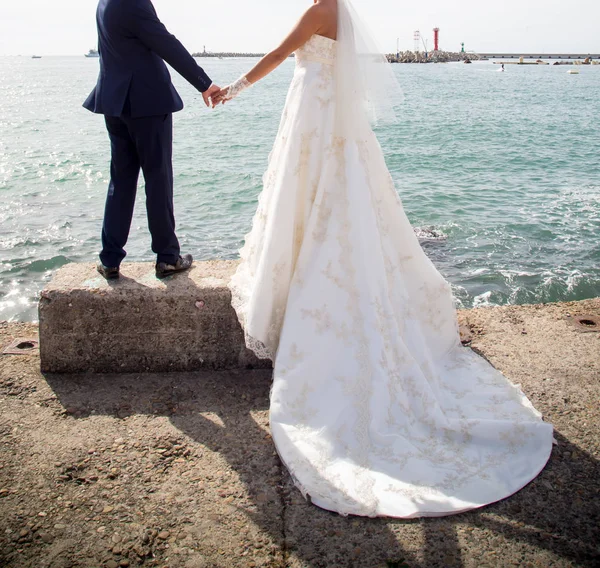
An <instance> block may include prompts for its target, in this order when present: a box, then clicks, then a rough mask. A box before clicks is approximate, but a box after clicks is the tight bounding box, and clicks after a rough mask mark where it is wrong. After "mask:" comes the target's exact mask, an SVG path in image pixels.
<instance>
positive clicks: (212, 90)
mask: <svg viewBox="0 0 600 568" xmlns="http://www.w3.org/2000/svg"><path fill="white" fill-rule="evenodd" d="M220 92H221V87H217V85H215V84H214V83H213V84H212V85H211V86H210V87H209V88H208V89H207V90H206V91H204V92H203V93H202V98H203V99H204V104H205V105H206V106H210V105H211V99H213V103H212V107H213V108H215V103H214V97H215V95H216V94H217V93H220Z"/></svg>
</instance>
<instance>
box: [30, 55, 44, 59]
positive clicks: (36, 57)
mask: <svg viewBox="0 0 600 568" xmlns="http://www.w3.org/2000/svg"><path fill="white" fill-rule="evenodd" d="M41 58H42V56H41V55H32V56H31V59H41Z"/></svg>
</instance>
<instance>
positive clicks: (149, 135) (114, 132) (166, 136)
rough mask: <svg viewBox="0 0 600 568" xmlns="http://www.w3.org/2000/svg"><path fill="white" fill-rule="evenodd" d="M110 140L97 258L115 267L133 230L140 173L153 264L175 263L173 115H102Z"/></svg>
mask: <svg viewBox="0 0 600 568" xmlns="http://www.w3.org/2000/svg"><path fill="white" fill-rule="evenodd" d="M105 120H106V128H107V130H108V134H109V137H110V146H111V164H110V185H109V188H108V196H107V198H106V208H105V211H104V224H103V226H102V252H101V253H100V260H101V262H102V264H104V265H105V266H119V265H120V264H121V261H122V260H123V259H124V258H125V255H126V252H125V249H124V247H125V244H126V243H127V238H128V236H129V230H130V228H131V219H132V217H133V207H134V205H135V195H136V190H137V183H138V178H139V175H140V169H141V170H142V172H143V173H144V180H145V183H146V211H147V214H148V227H149V229H150V234H151V235H152V250H153V251H154V252H155V253H156V255H157V262H167V263H169V264H175V262H177V259H178V258H179V241H178V240H177V237H176V235H175V216H174V213H173V165H172V154H173V115H172V114H166V115H162V116H148V117H142V118H131V117H129V116H121V117H111V116H106V117H105Z"/></svg>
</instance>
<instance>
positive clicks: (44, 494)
mask: <svg viewBox="0 0 600 568" xmlns="http://www.w3.org/2000/svg"><path fill="white" fill-rule="evenodd" d="M584 315H587V316H590V317H598V316H600V299H597V300H589V301H584V302H577V303H565V304H549V305H543V306H516V307H515V306H511V307H501V308H490V309H477V310H470V311H464V312H461V313H460V320H461V323H462V325H463V326H465V329H467V328H468V330H469V332H470V334H471V336H472V347H473V348H474V349H475V350H477V351H478V352H479V353H481V354H482V355H483V356H485V357H486V358H487V359H488V360H489V361H490V362H491V363H492V364H494V365H495V366H496V367H497V368H499V369H500V370H501V371H503V372H504V373H505V374H506V375H507V376H508V377H509V378H510V379H511V380H512V381H513V382H515V383H519V384H521V386H522V388H523V390H524V391H525V393H526V394H527V395H528V396H529V397H530V399H531V400H532V402H533V403H534V405H535V406H536V407H537V408H538V409H539V410H540V411H541V412H542V413H543V414H544V417H545V419H546V420H548V421H550V422H552V423H553V424H554V426H555V428H556V441H557V445H556V446H555V447H554V451H553V454H552V456H551V459H550V461H549V463H548V466H547V467H546V469H545V470H544V471H543V472H542V473H541V475H540V476H539V477H538V478H537V479H536V480H534V481H533V482H532V483H530V484H529V485H528V486H527V487H526V488H524V489H523V490H522V491H520V492H519V493H517V494H516V495H514V496H512V497H510V498H508V499H506V500H504V501H502V502H499V503H496V504H494V505H490V506H488V507H485V508H483V509H480V510H478V511H473V512H469V513H464V514H461V515H456V516H452V517H446V518H442V519H422V520H410V521H403V520H391V519H363V518H357V517H349V518H344V517H340V516H338V515H335V514H332V513H329V512H326V511H322V510H320V509H318V508H316V507H314V506H312V505H310V504H308V503H306V502H305V501H304V500H303V499H302V497H301V495H300V493H299V492H298V491H297V490H296V489H295V488H294V486H293V485H292V483H291V481H290V479H289V476H288V475H287V473H286V471H285V469H283V468H282V466H281V464H280V462H279V460H278V458H277V455H276V452H275V450H274V447H273V443H272V440H271V438H270V435H269V431H268V404H269V388H270V372H269V371H268V370H238V371H221V372H214V371H213V372H210V371H206V372H197V373H181V374H175V373H174V374H162V375H150V374H126V375H70V376H66V375H65V376H61V375H42V374H41V373H40V371H39V365H40V362H39V355H38V354H37V353H36V352H33V353H31V354H21V355H0V433H1V437H0V566H10V567H18V568H21V567H25V568H74V567H86V568H88V567H89V568H92V567H93V568H98V567H123V568H125V567H128V566H131V567H137V566H155V567H160V568H167V567H169V568H205V567H206V568H209V567H227V568H229V567H244V568H247V567H258V566H265V567H267V566H268V567H290V568H301V567H323V568H325V567H327V568H335V567H340V568H341V567H357V568H380V567H381V568H388V567H392V568H394V567H403V568H406V567H409V568H417V567H419V568H435V567H444V568H445V567H459V566H461V567H462V566H464V567H468V568H483V567H504V566H519V567H540V568H546V567H552V566H554V567H561V568H562V567H573V566H589V567H592V566H600V501H599V499H600V497H599V496H600V465H599V461H598V460H599V458H600V434H599V432H600V333H599V332H595V331H593V330H592V329H591V328H589V329H585V328H580V327H577V325H575V324H574V322H573V318H574V317H575V316H584ZM36 334H37V327H36V326H35V325H32V324H15V323H0V352H1V350H2V349H4V347H6V346H8V345H9V344H10V343H12V342H13V341H14V340H15V339H18V338H32V337H35V336H36Z"/></svg>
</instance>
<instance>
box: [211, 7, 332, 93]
mask: <svg viewBox="0 0 600 568" xmlns="http://www.w3.org/2000/svg"><path fill="white" fill-rule="evenodd" d="M323 16H324V13H323V8H322V7H321V6H320V5H319V4H315V5H313V6H311V7H310V8H309V9H308V10H307V11H306V12H305V13H304V15H303V16H302V17H301V18H300V20H299V21H298V23H297V24H296V25H295V26H294V28H293V29H292V31H291V32H290V33H289V35H288V36H287V37H286V38H285V39H284V40H283V42H282V43H281V44H280V45H279V47H277V48H275V49H274V50H273V51H271V52H270V53H267V55H265V56H264V57H263V58H262V59H261V60H260V61H259V62H258V63H257V64H256V65H255V66H254V67H253V68H252V69H251V70H250V71H249V72H248V73H247V74H246V75H244V76H242V77H240V78H239V79H238V80H237V81H236V82H235V83H233V84H232V85H230V86H229V87H225V88H224V89H223V90H222V91H221V93H220V94H219V95H217V97H214V98H213V104H219V102H221V101H226V100H229V99H232V98H233V97H235V96H237V95H238V94H239V93H240V92H241V91H243V90H244V89H245V88H247V87H249V86H250V85H252V84H254V83H256V82H257V81H260V80H261V79H262V78H263V77H266V76H267V75H268V74H269V73H271V71H273V70H275V69H276V68H277V67H279V66H280V65H281V64H282V63H283V62H284V61H285V60H286V59H287V58H288V57H289V56H290V55H291V54H292V53H294V51H296V50H297V49H298V48H300V47H302V46H303V45H304V44H305V43H306V42H307V41H308V40H309V39H310V38H311V37H312V36H313V35H314V34H317V33H319V31H321V29H322V27H323Z"/></svg>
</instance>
